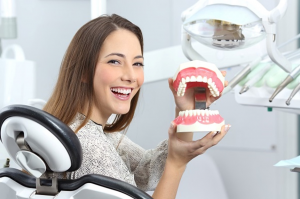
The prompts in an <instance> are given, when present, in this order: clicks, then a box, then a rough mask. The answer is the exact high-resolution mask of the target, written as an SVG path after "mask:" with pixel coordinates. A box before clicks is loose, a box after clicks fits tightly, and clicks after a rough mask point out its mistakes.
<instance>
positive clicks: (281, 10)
mask: <svg viewBox="0 0 300 199" xmlns="http://www.w3.org/2000/svg"><path fill="white" fill-rule="evenodd" d="M287 6H288V0H281V1H280V2H279V4H278V5H277V6H276V7H275V8H274V9H273V10H271V11H270V16H269V21H270V22H271V23H276V22H278V20H279V19H280V18H281V17H282V16H283V15H284V14H285V12H286V10H287Z"/></svg>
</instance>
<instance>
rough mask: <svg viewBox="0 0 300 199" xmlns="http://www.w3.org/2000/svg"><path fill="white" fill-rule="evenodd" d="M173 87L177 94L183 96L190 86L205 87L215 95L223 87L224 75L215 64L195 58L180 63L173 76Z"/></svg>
mask: <svg viewBox="0 0 300 199" xmlns="http://www.w3.org/2000/svg"><path fill="white" fill-rule="evenodd" d="M173 87H174V89H175V91H176V92H177V96H183V95H184V93H185V91H186V90H187V89H189V88H192V87H205V88H207V89H209V90H210V92H211V94H212V95H213V96H214V97H217V96H219V95H220V93H222V91H223V89H224V76H223V75H222V73H221V72H220V71H219V69H218V68H217V67H216V65H214V64H211V63H207V62H203V61H198V60H195V61H191V62H187V63H183V64H181V65H180V67H179V69H178V70H177V72H176V74H175V76H174V77H173Z"/></svg>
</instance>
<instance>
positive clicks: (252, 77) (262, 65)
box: [223, 49, 300, 94]
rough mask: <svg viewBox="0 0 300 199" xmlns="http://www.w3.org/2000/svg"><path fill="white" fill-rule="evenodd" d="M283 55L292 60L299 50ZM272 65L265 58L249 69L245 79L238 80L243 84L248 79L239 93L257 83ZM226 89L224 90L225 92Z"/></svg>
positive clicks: (299, 53)
mask: <svg viewBox="0 0 300 199" xmlns="http://www.w3.org/2000/svg"><path fill="white" fill-rule="evenodd" d="M283 54H284V55H285V56H286V58H287V59H288V60H292V59H293V58H295V57H298V56H299V55H300V50H299V49H298V50H295V51H292V52H286V53H283ZM272 63H273V62H272V61H271V60H270V59H268V58H266V59H264V60H262V61H260V62H259V63H258V64H257V65H256V66H254V67H253V68H251V70H250V72H249V73H248V74H247V75H246V76H247V78H246V79H244V78H242V79H241V80H239V82H243V81H247V79H249V80H248V81H247V82H246V83H245V84H244V85H243V87H242V88H241V90H240V92H239V93H240V94H242V93H245V92H247V91H248V90H249V88H250V87H252V86H254V84H255V83H257V82H258V81H259V80H260V79H261V78H262V77H263V76H264V75H265V74H266V73H267V72H268V71H269V69H270V68H271V67H272ZM283 72H284V71H283ZM252 73H253V74H252ZM248 76H249V77H248ZM226 88H227V87H226ZM226 88H225V89H224V90H226ZM223 94H224V92H223Z"/></svg>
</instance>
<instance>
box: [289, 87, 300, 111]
mask: <svg viewBox="0 0 300 199" xmlns="http://www.w3.org/2000/svg"><path fill="white" fill-rule="evenodd" d="M299 90H300V84H298V85H297V86H296V87H295V88H294V90H293V91H292V93H291V95H290V96H289V98H288V99H287V101H286V105H288V106H289V105H290V104H291V100H292V99H293V97H294V96H295V95H296V94H297V93H298V92H299Z"/></svg>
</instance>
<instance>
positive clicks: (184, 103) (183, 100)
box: [168, 71, 228, 111]
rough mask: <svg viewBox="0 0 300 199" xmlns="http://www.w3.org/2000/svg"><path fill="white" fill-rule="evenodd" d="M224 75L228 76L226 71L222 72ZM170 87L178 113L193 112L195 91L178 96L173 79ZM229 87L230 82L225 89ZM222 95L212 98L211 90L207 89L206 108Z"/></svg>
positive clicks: (189, 90)
mask: <svg viewBox="0 0 300 199" xmlns="http://www.w3.org/2000/svg"><path fill="white" fill-rule="evenodd" d="M221 73H222V75H223V76H224V77H225V76H226V71H221ZM168 81H169V87H170V89H171V91H172V93H173V96H174V100H175V104H176V107H177V109H178V111H185V110H193V109H195V97H194V89H188V90H186V91H185V94H184V96H177V92H176V91H175V90H174V87H173V79H172V78H169V79H168ZM227 85H228V81H225V82H224V87H226V86H227ZM221 95H222V94H220V95H219V96H218V97H214V96H212V94H211V93H210V91H209V89H206V99H207V101H206V107H209V106H210V105H211V104H212V103H213V102H214V101H216V100H217V99H219V98H220V97H221Z"/></svg>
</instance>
